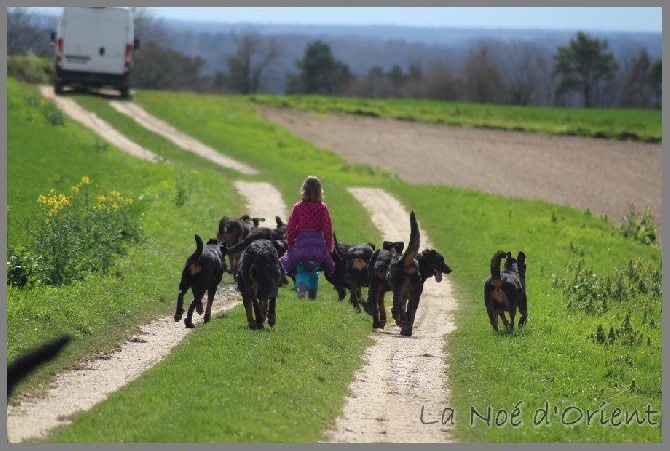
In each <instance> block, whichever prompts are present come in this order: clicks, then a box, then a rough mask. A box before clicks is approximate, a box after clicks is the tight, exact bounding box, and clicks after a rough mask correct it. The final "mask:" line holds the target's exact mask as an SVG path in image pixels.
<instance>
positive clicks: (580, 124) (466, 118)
mask: <svg viewBox="0 0 670 451" xmlns="http://www.w3.org/2000/svg"><path fill="white" fill-rule="evenodd" d="M251 100H252V101H253V102H256V103H259V104H266V105H273V106H280V107H286V108H297V109H301V110H307V111H315V112H319V113H323V114H336V113H344V114H352V115H357V116H365V117H379V118H392V119H399V120H403V121H416V122H428V123H435V124H449V125H464V126H473V127H480V128H494V129H501V130H519V131H525V132H534V133H546V134H552V135H566V136H589V137H595V138H609V139H635V140H640V141H647V142H660V140H661V137H662V132H663V131H662V126H661V111H660V110H631V109H613V108H606V109H605V108H590V109H585V108H552V107H527V106H526V107H523V106H510V105H480V104H474V103H463V102H439V101H429V100H414V99H391V100H386V99H355V98H332V97H321V96H290V97H278V96H263V95H259V96H254V97H252V98H251Z"/></svg>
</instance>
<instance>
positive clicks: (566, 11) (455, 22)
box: [42, 6, 662, 33]
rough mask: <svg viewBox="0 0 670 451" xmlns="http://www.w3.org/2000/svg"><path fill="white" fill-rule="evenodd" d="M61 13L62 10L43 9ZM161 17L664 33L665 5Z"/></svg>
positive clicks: (176, 10) (285, 10) (158, 11)
mask: <svg viewBox="0 0 670 451" xmlns="http://www.w3.org/2000/svg"><path fill="white" fill-rule="evenodd" d="M42 9H50V10H55V11H59V10H60V8H42ZM148 10H149V11H150V12H151V14H152V16H153V17H155V18H158V19H161V18H162V19H182V20H191V21H214V22H225V23H250V24H306V25H404V26H420V27H462V28H515V29H524V28H526V29H527V28H535V29H553V30H587V31H589V30H593V31H596V30H597V31H634V32H653V33H660V32H662V8H661V7H432V6H431V7H381V6H380V7H329V6H321V7H192V6H190V7H149V8H148Z"/></svg>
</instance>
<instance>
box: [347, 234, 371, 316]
mask: <svg viewBox="0 0 670 451" xmlns="http://www.w3.org/2000/svg"><path fill="white" fill-rule="evenodd" d="M374 252H375V245H374V244H372V243H361V244H355V245H353V246H351V247H350V248H349V249H348V250H347V253H346V255H345V260H346V270H347V274H346V275H347V280H348V281H349V289H350V291H351V293H350V302H351V305H353V306H354V308H355V309H356V310H358V311H360V309H361V307H360V304H361V303H363V305H365V303H366V302H365V299H364V298H363V294H362V292H361V291H362V290H361V288H362V287H369V285H370V283H369V278H368V264H369V262H370V258H371V257H372V254H373V253H374Z"/></svg>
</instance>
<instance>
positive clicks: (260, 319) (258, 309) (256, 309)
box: [251, 297, 265, 329]
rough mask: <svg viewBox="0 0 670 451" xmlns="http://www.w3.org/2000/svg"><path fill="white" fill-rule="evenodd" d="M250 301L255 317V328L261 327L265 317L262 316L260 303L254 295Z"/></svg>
mask: <svg viewBox="0 0 670 451" xmlns="http://www.w3.org/2000/svg"><path fill="white" fill-rule="evenodd" d="M251 301H252V303H253V308H254V315H255V317H256V329H262V328H263V323H264V322H265V318H264V317H263V311H262V310H261V305H260V303H259V302H258V299H257V298H256V297H253V298H252V300H251Z"/></svg>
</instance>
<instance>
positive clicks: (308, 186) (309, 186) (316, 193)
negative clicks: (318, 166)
mask: <svg viewBox="0 0 670 451" xmlns="http://www.w3.org/2000/svg"><path fill="white" fill-rule="evenodd" d="M300 196H301V197H302V200H305V201H312V202H323V188H322V187H321V180H319V178H318V177H316V176H314V175H310V176H308V177H307V178H306V179H305V181H304V182H302V188H301V189H300Z"/></svg>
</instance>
